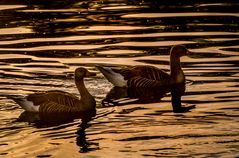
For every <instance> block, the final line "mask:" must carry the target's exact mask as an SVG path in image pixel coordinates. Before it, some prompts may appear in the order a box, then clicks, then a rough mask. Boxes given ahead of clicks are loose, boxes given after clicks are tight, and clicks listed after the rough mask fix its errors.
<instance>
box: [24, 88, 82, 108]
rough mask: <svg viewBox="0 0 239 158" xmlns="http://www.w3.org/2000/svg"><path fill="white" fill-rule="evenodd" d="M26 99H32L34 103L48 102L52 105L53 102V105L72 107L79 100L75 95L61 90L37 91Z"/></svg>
mask: <svg viewBox="0 0 239 158" xmlns="http://www.w3.org/2000/svg"><path fill="white" fill-rule="evenodd" d="M27 100H29V101H32V102H33V103H34V105H42V104H46V103H48V102H49V104H52V105H53V103H54V106H56V105H61V106H69V107H73V106H74V105H75V104H77V103H78V102H79V99H78V98H77V97H76V96H74V95H72V94H70V93H67V92H63V91H46V92H37V93H34V94H30V95H28V97H27Z"/></svg>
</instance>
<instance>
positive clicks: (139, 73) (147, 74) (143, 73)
mask: <svg viewBox="0 0 239 158" xmlns="http://www.w3.org/2000/svg"><path fill="white" fill-rule="evenodd" d="M189 53H190V52H189V51H188V50H187V49H186V47H185V46H182V45H176V46H173V47H172V48H171V51H170V70H171V72H170V74H168V73H166V72H165V71H163V70H161V69H159V68H157V67H154V66H149V65H147V66H145V65H138V66H131V67H124V68H120V69H117V68H115V69H114V68H108V67H102V66H96V67H97V68H98V69H99V71H100V72H102V74H103V75H104V76H105V77H106V78H107V79H108V80H109V81H110V82H111V83H112V84H113V85H114V86H117V87H158V86H167V85H173V84H176V83H184V82H185V76H184V73H183V70H182V68H181V64H180V57H182V56H185V55H189Z"/></svg>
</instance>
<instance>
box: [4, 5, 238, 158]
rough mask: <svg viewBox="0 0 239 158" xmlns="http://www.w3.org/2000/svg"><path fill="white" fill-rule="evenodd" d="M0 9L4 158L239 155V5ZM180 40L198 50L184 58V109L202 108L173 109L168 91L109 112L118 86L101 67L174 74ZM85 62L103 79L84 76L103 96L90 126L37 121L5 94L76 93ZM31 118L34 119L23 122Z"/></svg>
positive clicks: (99, 96) (98, 97)
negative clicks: (76, 75)
mask: <svg viewBox="0 0 239 158" xmlns="http://www.w3.org/2000/svg"><path fill="white" fill-rule="evenodd" d="M0 4H1V5H0V17H1V22H0V157H24V158H25V157H237V156H239V141H238V140H239V126H238V124H239V119H238V116H239V113H238V111H239V108H238V103H239V88H238V86H239V85H238V81H239V78H238V77H239V69H238V68H239V63H238V60H239V55H238V54H239V45H238V43H239V32H238V31H239V10H238V8H239V3H238V2H234V1H217V2H216V3H215V1H190V2H189V1H188V2H179V1H156V0H145V1H140V0H128V1H127V0H101V1H97V0H91V1H77V0H64V1H61V0H56V1H54V2H53V1H46V0H38V1H33V0H22V1H16V0H15V1H14V0H8V1H7V0H2V1H1V2H0ZM175 44H183V45H185V46H186V47H187V48H189V49H190V50H191V51H193V52H194V54H193V56H192V58H189V57H183V58H182V66H183V70H184V72H185V75H186V78H187V84H186V93H185V94H184V96H183V97H182V105H183V106H191V105H196V108H195V109H192V110H191V112H187V113H174V112H173V111H172V105H171V94H170V93H165V94H163V95H162V96H160V97H161V100H160V99H158V100H154V101H153V102H149V101H148V102H137V101H136V102H135V101H134V100H133V101H132V100H131V101H132V102H131V103H128V102H126V103H122V104H121V105H124V106H109V107H105V108H102V104H101V102H102V100H104V99H105V97H106V96H110V94H108V95H107V93H109V91H110V90H111V89H112V88H113V87H112V85H111V84H110V83H108V82H107V81H106V80H105V78H104V77H103V76H102V75H101V74H100V73H99V72H98V70H96V69H95V67H94V65H95V64H105V65H109V66H118V65H146V64H148V65H154V66H156V67H159V68H162V69H164V70H166V71H168V70H169V49H170V47H171V46H172V45H175ZM79 66H83V67H85V68H87V69H89V70H91V71H95V72H97V73H98V75H97V77H94V78H87V79H86V86H87V87H88V89H89V91H90V92H91V93H92V94H93V95H94V96H95V97H96V100H97V115H96V116H95V118H94V119H93V120H92V121H90V122H88V124H87V122H84V120H83V121H82V120H81V119H74V120H70V121H69V120H68V121H67V122H61V123H58V124H53V125H48V124H44V123H39V122H38V124H37V123H32V121H31V120H32V119H34V118H35V117H39V116H33V115H27V114H24V113H22V112H23V110H22V109H21V108H20V107H19V106H18V105H17V104H16V103H14V102H13V101H12V100H10V99H7V97H6V96H8V95H16V94H17V95H27V94H30V93H33V92H35V91H39V90H64V91H67V92H70V93H73V94H76V95H78V93H77V90H76V88H75V85H74V81H73V72H74V69H75V68H76V67H79ZM112 91H114V90H111V92H112ZM119 94H121V93H120V90H119V91H118V92H117V93H116V95H114V96H116V97H117V96H118V95H119ZM118 101H121V102H124V101H125V100H118ZM114 105H115V104H114ZM25 116H26V120H27V121H26V120H25V121H17V120H19V119H20V118H22V117H25ZM82 122H83V123H82Z"/></svg>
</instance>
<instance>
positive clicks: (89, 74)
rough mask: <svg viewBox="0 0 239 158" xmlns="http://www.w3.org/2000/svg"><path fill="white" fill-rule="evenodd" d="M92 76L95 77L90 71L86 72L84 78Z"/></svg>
mask: <svg viewBox="0 0 239 158" xmlns="http://www.w3.org/2000/svg"><path fill="white" fill-rule="evenodd" d="M92 76H96V73H95V72H90V71H87V72H86V75H85V77H92Z"/></svg>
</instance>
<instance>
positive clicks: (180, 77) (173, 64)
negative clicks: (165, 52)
mask: <svg viewBox="0 0 239 158" xmlns="http://www.w3.org/2000/svg"><path fill="white" fill-rule="evenodd" d="M170 76H171V78H172V79H173V81H174V82H176V83H178V82H183V81H184V73H183V70H182V68H181V63H180V58H179V57H177V56H174V55H171V56H170Z"/></svg>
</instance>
